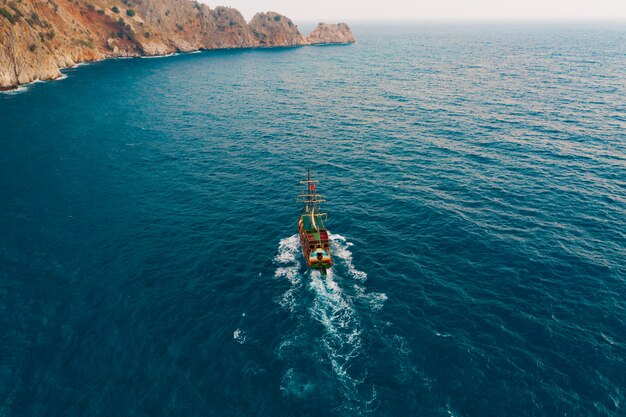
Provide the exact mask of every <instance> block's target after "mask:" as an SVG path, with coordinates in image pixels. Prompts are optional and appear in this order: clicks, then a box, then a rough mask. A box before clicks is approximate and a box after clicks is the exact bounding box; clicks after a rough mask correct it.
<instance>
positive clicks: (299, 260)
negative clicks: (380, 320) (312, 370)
mask: <svg viewBox="0 0 626 417" xmlns="http://www.w3.org/2000/svg"><path fill="white" fill-rule="evenodd" d="M330 240H331V249H332V253H333V260H334V265H333V267H332V268H331V269H329V270H328V273H327V275H325V276H324V275H322V274H321V273H320V272H319V271H311V270H309V269H308V268H307V267H306V265H305V262H304V258H303V256H302V253H301V250H300V244H299V240H298V236H297V235H293V236H289V237H287V238H284V239H281V241H280V243H279V245H278V252H277V254H276V256H275V257H274V263H275V264H276V269H275V272H274V277H275V278H277V279H282V278H286V279H287V281H289V283H290V284H291V285H290V287H289V288H288V289H287V290H286V291H285V292H284V293H283V294H282V295H281V296H279V297H277V299H276V301H277V302H278V303H279V304H280V305H281V307H282V308H283V309H285V310H286V311H289V312H290V313H291V316H292V318H294V319H296V320H298V325H297V328H296V329H295V330H294V332H293V333H290V334H287V335H286V337H285V340H283V341H282V342H281V344H280V346H279V348H278V355H279V358H281V359H287V360H289V359H291V361H290V362H293V366H291V367H290V368H289V369H288V370H287V372H286V373H285V375H283V381H282V384H281V389H283V391H284V392H286V393H288V394H293V395H296V394H297V395H306V394H307V393H309V392H311V391H312V390H313V388H312V386H311V385H310V381H309V380H308V379H307V378H308V377H307V375H303V374H302V372H299V370H298V362H299V359H301V358H299V357H298V356H299V355H300V356H301V355H302V350H306V351H311V350H319V351H321V352H323V355H321V356H320V355H317V356H316V359H315V360H321V361H322V362H326V364H327V365H329V366H330V369H332V374H333V375H334V379H336V380H337V381H338V382H339V383H340V386H341V387H342V389H341V390H342V391H343V392H342V393H343V394H344V395H345V397H346V398H347V399H349V402H350V403H353V404H354V400H355V398H357V397H358V395H357V394H356V393H357V391H359V386H360V385H362V384H363V382H364V377H365V375H364V374H363V368H364V366H363V364H360V365H361V366H353V365H354V364H355V361H357V360H358V359H357V358H358V357H359V356H360V355H361V353H362V350H363V341H362V336H361V333H362V327H363V326H362V323H361V321H360V319H359V316H358V313H357V311H356V308H355V304H354V303H355V302H357V301H358V302H363V303H364V304H366V305H369V306H370V311H371V312H375V311H377V310H378V309H380V308H382V306H383V304H384V302H385V300H386V299H387V297H386V295H385V294H382V293H368V292H367V291H366V290H365V288H364V287H363V283H364V282H365V281H366V279H367V274H366V273H365V272H363V271H361V270H359V269H357V268H356V267H355V266H354V261H353V257H352V252H351V251H350V247H351V246H352V243H351V242H349V241H348V240H347V239H346V238H345V237H343V236H341V235H331V236H330ZM346 283H347V284H348V285H347V286H346ZM311 319H312V320H314V321H315V322H317V323H319V324H321V326H322V335H321V346H319V347H321V349H311V346H310V345H307V344H310V343H311V342H310V341H311V339H316V338H318V337H319V336H316V335H315V333H312V332H315V330H314V329H315V326H312V325H311V323H310V321H311ZM317 340H320V339H317ZM290 354H293V355H295V356H296V357H293V358H290V357H285V356H288V355H290ZM321 365H322V366H323V364H321ZM294 368H295V369H294ZM353 369H361V371H354V370H353ZM372 392H375V390H373V389H372Z"/></svg>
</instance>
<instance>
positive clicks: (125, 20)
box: [0, 0, 354, 89]
mask: <svg viewBox="0 0 626 417" xmlns="http://www.w3.org/2000/svg"><path fill="white" fill-rule="evenodd" d="M345 42H354V38H353V37H352V33H351V32H350V28H348V26H347V25H345V24H340V25H326V24H320V25H319V26H318V27H317V28H316V29H315V31H314V32H313V33H312V34H311V36H310V37H309V38H305V37H304V36H303V35H302V34H301V33H300V31H299V30H298V27H297V26H296V25H295V24H294V23H293V22H292V21H291V19H289V18H287V17H285V16H282V15H280V14H278V13H275V12H267V13H257V15H256V16H254V18H253V19H252V20H251V21H250V23H247V22H246V20H245V19H244V18H243V16H242V15H241V13H239V12H238V11H237V10H235V9H232V8H228V7H217V8H215V9H211V8H209V7H208V6H207V5H205V4H202V3H198V2H195V1H189V0H0V89H9V88H14V87H16V86H18V85H20V84H26V83H29V82H32V81H35V80H51V79H55V78H58V77H60V76H61V69H63V68H66V67H70V66H73V65H75V64H77V63H80V62H87V61H94V60H99V59H105V58H110V57H122V56H141V55H164V54H169V53H173V52H190V51H195V50H200V49H217V48H255V47H278V46H299V45H308V44H317V43H345Z"/></svg>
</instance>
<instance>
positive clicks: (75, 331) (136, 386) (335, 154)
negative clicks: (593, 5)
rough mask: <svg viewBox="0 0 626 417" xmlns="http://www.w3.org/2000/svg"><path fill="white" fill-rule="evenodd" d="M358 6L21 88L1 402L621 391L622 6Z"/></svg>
mask: <svg viewBox="0 0 626 417" xmlns="http://www.w3.org/2000/svg"><path fill="white" fill-rule="evenodd" d="M355 32H356V36H357V37H358V39H359V42H358V43H357V44H355V45H352V46H335V47H307V48H295V49H276V50H246V51H211V52H203V53H199V54H192V55H180V56H175V57H169V58H163V59H131V60H112V61H107V62H100V63H96V64H92V65H88V66H84V67H80V68H77V69H72V70H68V71H67V72H66V74H67V76H68V77H67V78H66V79H64V80H61V81H57V82H51V83H39V84H35V85H32V86H29V87H28V88H27V89H26V90H25V91H22V92H20V93H18V94H2V95H0V118H1V127H0V332H1V333H0V337H1V342H0V416H2V417H4V416H45V417H52V416H107V417H108V416H185V417H189V416H272V417H274V416H312V417H313V416H314V417H318V416H370V415H371V416H457V417H458V416H466V417H467V416H513V417H520V416H624V415H626V266H625V265H626V133H625V131H626V130H625V129H626V28H625V27H624V26H621V27H620V26H617V25H604V26H601V25H598V26H589V25H578V26H575V25H569V26H567V25H556V26H546V25H513V26H510V27H506V26H497V25H483V26H479V25H473V26H472V25H460V24H459V25H447V24H441V25H435V24H415V25H402V26H393V27H385V26H366V25H361V26H358V25H355ZM308 166H310V167H311V168H312V169H313V171H314V173H315V174H316V175H317V177H318V179H319V180H320V184H319V188H318V189H319V190H320V191H321V192H323V193H324V194H326V196H327V198H328V200H329V203H328V204H327V206H326V209H327V211H328V212H329V214H330V217H329V221H328V225H329V228H330V230H331V232H332V233H333V234H334V237H333V248H334V253H335V259H336V262H337V264H336V266H335V268H333V270H332V273H331V274H329V275H328V276H327V277H322V276H320V275H318V274H316V273H311V272H309V271H307V270H306V268H305V266H304V263H303V261H302V259H301V256H300V254H299V250H298V247H297V241H296V238H295V232H296V221H297V216H298V213H299V209H300V208H299V207H298V206H297V205H296V204H295V195H296V193H297V192H298V188H297V181H298V180H300V179H301V178H302V176H303V175H304V174H305V169H306V167H308Z"/></svg>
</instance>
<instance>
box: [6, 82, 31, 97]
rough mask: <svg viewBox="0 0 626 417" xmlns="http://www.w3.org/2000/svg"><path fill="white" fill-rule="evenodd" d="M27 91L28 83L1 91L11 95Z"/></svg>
mask: <svg viewBox="0 0 626 417" xmlns="http://www.w3.org/2000/svg"><path fill="white" fill-rule="evenodd" d="M26 91H28V86H27V85H20V86H19V87H17V88H14V89H12V90H3V91H0V94H6V95H9V96H13V95H17V94H22V93H25V92H26Z"/></svg>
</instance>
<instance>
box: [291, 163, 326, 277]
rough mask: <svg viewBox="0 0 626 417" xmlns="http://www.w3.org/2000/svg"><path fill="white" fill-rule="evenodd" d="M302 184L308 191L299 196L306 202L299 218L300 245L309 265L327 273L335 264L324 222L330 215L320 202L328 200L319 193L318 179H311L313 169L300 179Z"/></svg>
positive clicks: (300, 201)
mask: <svg viewBox="0 0 626 417" xmlns="http://www.w3.org/2000/svg"><path fill="white" fill-rule="evenodd" d="M300 184H303V185H306V192H304V193H302V194H299V195H298V198H297V201H298V202H299V203H304V208H303V210H302V214H301V215H300V218H299V219H298V234H299V236H300V246H301V247H302V253H303V254H304V259H305V260H306V262H307V265H308V266H309V267H310V268H313V269H319V270H320V272H321V273H322V274H323V275H326V271H327V270H328V268H330V267H331V266H332V265H333V260H332V256H331V253H330V240H329V232H328V230H327V229H326V225H325V224H324V221H325V220H326V219H327V218H328V215H327V214H326V213H321V212H320V204H321V203H325V202H326V200H324V199H323V198H322V196H321V195H320V194H318V193H317V187H316V184H317V180H312V179H311V169H309V170H308V174H307V179H306V181H300Z"/></svg>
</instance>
